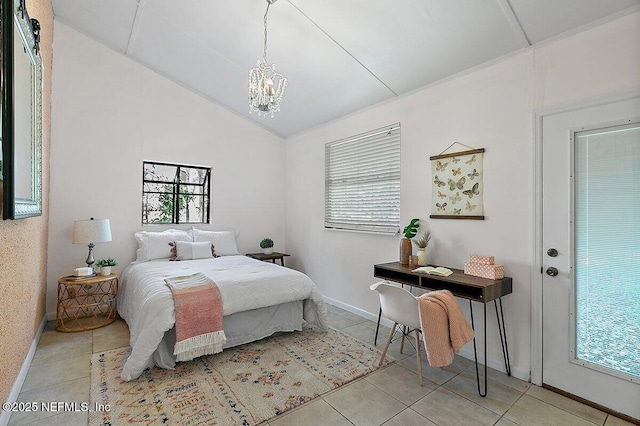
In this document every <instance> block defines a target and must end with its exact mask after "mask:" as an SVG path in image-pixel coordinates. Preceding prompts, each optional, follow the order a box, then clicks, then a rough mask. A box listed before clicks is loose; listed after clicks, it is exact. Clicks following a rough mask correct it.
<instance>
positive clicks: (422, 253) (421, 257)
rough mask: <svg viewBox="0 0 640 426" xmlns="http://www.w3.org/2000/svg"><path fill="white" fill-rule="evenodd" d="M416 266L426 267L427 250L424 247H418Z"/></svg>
mask: <svg viewBox="0 0 640 426" xmlns="http://www.w3.org/2000/svg"><path fill="white" fill-rule="evenodd" d="M418 266H427V250H426V249H425V248H424V247H418Z"/></svg>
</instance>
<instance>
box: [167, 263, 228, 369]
mask: <svg viewBox="0 0 640 426" xmlns="http://www.w3.org/2000/svg"><path fill="white" fill-rule="evenodd" d="M164 281H165V282H166V283H167V285H168V286H169V289H171V294H172V295H173V302H174V305H175V317H176V345H175V347H174V351H173V354H174V355H176V360H177V361H189V360H192V359H193V358H197V357H199V356H203V355H209V354H215V353H218V352H222V346H223V345H224V344H225V342H226V341H227V338H226V336H225V335H224V329H223V328H224V327H223V320H222V316H223V309H222V297H221V296H220V290H219V289H218V286H217V285H216V283H214V282H213V281H212V280H211V279H210V278H209V277H207V276H206V275H204V274H202V273H197V274H193V275H187V276H182V277H170V278H166V279H165V280H164Z"/></svg>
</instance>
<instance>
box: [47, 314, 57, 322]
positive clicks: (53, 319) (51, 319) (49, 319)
mask: <svg viewBox="0 0 640 426" xmlns="http://www.w3.org/2000/svg"><path fill="white" fill-rule="evenodd" d="M46 317H47V321H55V320H56V313H55V312H47V315H46Z"/></svg>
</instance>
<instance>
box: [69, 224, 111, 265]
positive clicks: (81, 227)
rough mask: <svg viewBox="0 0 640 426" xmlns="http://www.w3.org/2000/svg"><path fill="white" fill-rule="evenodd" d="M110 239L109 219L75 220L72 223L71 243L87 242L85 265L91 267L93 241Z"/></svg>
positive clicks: (93, 260)
mask: <svg viewBox="0 0 640 426" xmlns="http://www.w3.org/2000/svg"><path fill="white" fill-rule="evenodd" d="M106 241H111V226H110V224H109V219H94V218H91V219H89V220H76V221H75V222H74V223H73V236H72V242H73V244H89V255H88V256H87V260H86V262H87V266H88V267H89V268H91V267H92V265H93V262H95V259H94V258H93V247H95V246H94V244H93V243H102V242H106Z"/></svg>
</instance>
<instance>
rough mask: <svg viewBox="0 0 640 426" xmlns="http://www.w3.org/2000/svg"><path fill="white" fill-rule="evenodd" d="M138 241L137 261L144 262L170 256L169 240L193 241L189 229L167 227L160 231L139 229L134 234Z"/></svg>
mask: <svg viewBox="0 0 640 426" xmlns="http://www.w3.org/2000/svg"><path fill="white" fill-rule="evenodd" d="M134 238H135V239H136V241H137V242H138V250H137V252H136V254H137V256H138V257H137V259H136V260H137V261H138V262H146V261H147V260H153V259H168V258H170V257H171V247H169V242H170V241H193V233H192V232H191V230H188V231H182V230H180V229H167V230H166V231H162V232H150V231H140V232H136V233H135V234H134Z"/></svg>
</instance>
